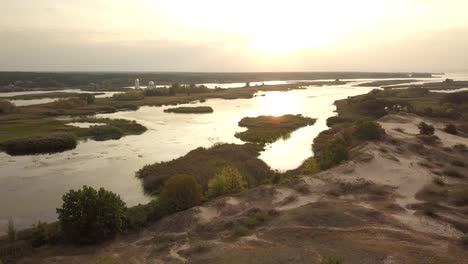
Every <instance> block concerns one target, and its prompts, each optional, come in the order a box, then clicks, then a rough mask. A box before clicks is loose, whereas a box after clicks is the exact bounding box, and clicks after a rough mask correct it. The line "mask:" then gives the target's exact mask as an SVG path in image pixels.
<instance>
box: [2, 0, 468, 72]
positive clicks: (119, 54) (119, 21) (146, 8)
mask: <svg viewBox="0 0 468 264" xmlns="http://www.w3.org/2000/svg"><path fill="white" fill-rule="evenodd" d="M0 2H1V7H2V11H3V12H2V16H1V17H0V39H1V41H0V58H1V61H2V64H1V65H0V71H178V72H183V71H191V72H225V71H237V72H248V71H262V72H266V71H409V72H412V71H420V72H422V71H428V72H460V71H468V53H466V52H465V51H464V49H466V47H467V46H468V19H467V18H466V14H465V13H466V12H465V11H466V10H468V2H467V1H464V0H449V1H442V0H354V1H346V0H331V1H313V0H310V1H307V0H291V1H288V2H283V1H281V2H279V1H247V0H238V1H215V0H200V1H182V0H173V1H156V0H152V1H151V0H133V1H130V0H122V1H111V0H83V1H73V0H66V1H58V0H42V1H27V0H0Z"/></svg>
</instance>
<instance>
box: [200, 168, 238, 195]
mask: <svg viewBox="0 0 468 264" xmlns="http://www.w3.org/2000/svg"><path fill="white" fill-rule="evenodd" d="M246 187H247V182H246V181H245V179H244V177H243V176H242V175H241V173H240V172H239V170H238V169H237V168H235V167H232V166H225V167H223V168H222V169H221V170H220V171H219V172H218V173H216V174H215V176H214V177H213V178H212V179H211V180H210V181H209V182H208V196H209V197H217V196H220V195H224V194H234V193H238V192H242V191H244V190H245V189H246Z"/></svg>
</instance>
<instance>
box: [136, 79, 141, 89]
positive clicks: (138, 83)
mask: <svg viewBox="0 0 468 264" xmlns="http://www.w3.org/2000/svg"><path fill="white" fill-rule="evenodd" d="M135 89H140V80H139V79H135Z"/></svg>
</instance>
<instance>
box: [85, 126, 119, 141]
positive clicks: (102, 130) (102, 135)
mask: <svg viewBox="0 0 468 264" xmlns="http://www.w3.org/2000/svg"><path fill="white" fill-rule="evenodd" d="M89 134H90V135H91V138H92V139H94V140H96V141H104V140H109V139H119V138H121V137H122V136H123V135H124V133H123V131H122V129H120V128H118V127H115V126H111V125H104V126H92V127H90V128H89Z"/></svg>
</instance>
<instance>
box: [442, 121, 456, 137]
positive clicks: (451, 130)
mask: <svg viewBox="0 0 468 264" xmlns="http://www.w3.org/2000/svg"><path fill="white" fill-rule="evenodd" d="M444 131H445V132H446V133H449V134H452V135H458V130H457V127H456V126H455V125H454V124H447V125H446V126H445V128H444Z"/></svg>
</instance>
